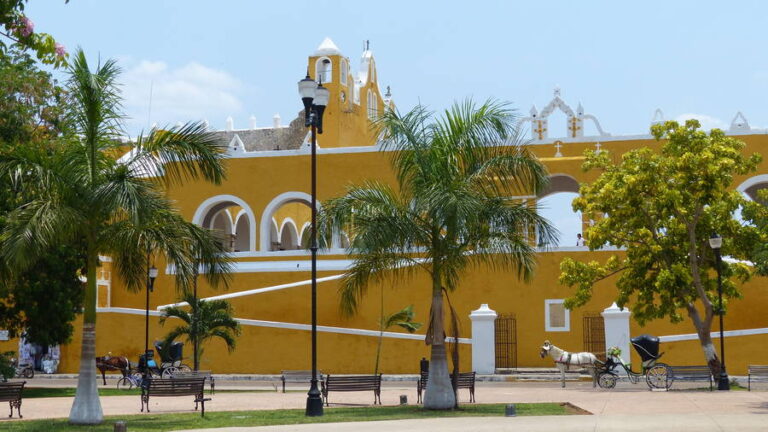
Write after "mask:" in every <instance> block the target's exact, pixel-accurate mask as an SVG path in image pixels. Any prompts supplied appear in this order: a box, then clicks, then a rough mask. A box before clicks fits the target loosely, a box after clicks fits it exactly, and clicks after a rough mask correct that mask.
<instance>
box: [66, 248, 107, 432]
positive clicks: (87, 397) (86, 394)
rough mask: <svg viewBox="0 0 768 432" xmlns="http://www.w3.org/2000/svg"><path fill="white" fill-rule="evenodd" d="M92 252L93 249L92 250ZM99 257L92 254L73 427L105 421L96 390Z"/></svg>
mask: <svg viewBox="0 0 768 432" xmlns="http://www.w3.org/2000/svg"><path fill="white" fill-rule="evenodd" d="M89 249H90V248H89ZM98 260H99V256H98V254H96V253H94V252H91V251H90V250H89V253H88V281H87V284H86V289H85V302H84V307H83V309H84V311H83V342H82V347H81V351H80V373H79V375H78V377H77V392H76V393H75V401H74V403H72V409H71V410H70V412H69V422H70V423H71V424H81V425H93V424H100V423H101V422H102V420H103V419H104V414H103V412H102V410H101V401H99V392H98V389H97V387H96V354H95V352H96V266H97V265H98Z"/></svg>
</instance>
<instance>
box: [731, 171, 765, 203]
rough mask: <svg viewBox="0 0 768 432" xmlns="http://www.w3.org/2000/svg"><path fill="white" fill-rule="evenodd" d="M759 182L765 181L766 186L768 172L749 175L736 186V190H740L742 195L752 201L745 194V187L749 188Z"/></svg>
mask: <svg viewBox="0 0 768 432" xmlns="http://www.w3.org/2000/svg"><path fill="white" fill-rule="evenodd" d="M761 183H765V184H766V186H767V187H768V174H760V175H756V176H754V177H750V178H748V179H746V180H744V181H743V182H742V183H741V184H740V185H739V186H738V187H737V188H736V190H737V191H739V192H741V193H742V195H744V196H745V197H746V198H747V199H748V200H750V201H752V197H751V196H749V195H747V189H749V188H751V187H752V186H756V185H759V184H761Z"/></svg>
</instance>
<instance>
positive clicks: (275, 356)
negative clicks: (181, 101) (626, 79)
mask: <svg viewBox="0 0 768 432" xmlns="http://www.w3.org/2000/svg"><path fill="white" fill-rule="evenodd" d="M307 66H308V71H309V74H310V75H311V77H312V78H313V79H316V80H322V83H323V85H324V86H325V87H327V88H328V89H329V90H330V93H331V98H330V102H329V104H328V107H327V109H326V111H325V116H324V133H323V134H322V135H319V136H318V146H319V149H318V199H319V202H320V203H322V202H323V201H324V200H327V199H329V198H332V197H335V196H339V195H341V194H343V193H344V191H345V188H346V187H347V186H348V185H350V184H355V183H358V184H359V183H362V182H363V181H365V180H369V179H376V180H378V181H382V182H387V183H390V184H395V177H394V174H393V172H392V170H391V165H390V154H389V153H388V152H386V151H382V150H381V149H380V147H379V146H378V145H377V139H376V138H377V137H376V136H375V135H374V134H373V132H372V130H371V127H370V125H371V120H373V119H375V118H376V117H377V116H378V115H379V113H381V112H383V110H384V109H385V108H386V107H389V106H392V104H393V102H392V100H391V96H390V93H389V91H388V89H387V91H385V92H382V88H381V86H380V85H379V80H378V73H377V68H376V62H375V59H374V56H373V54H372V52H371V51H370V50H365V51H364V52H363V54H362V56H361V58H360V64H359V69H358V71H356V72H353V70H352V66H351V62H350V59H349V58H348V57H345V56H344V55H343V54H342V53H341V51H340V50H339V49H338V48H337V47H336V46H335V45H334V44H333V42H332V41H330V40H329V39H326V40H325V41H323V43H322V44H321V45H320V46H319V47H318V49H317V51H316V52H314V53H313V54H312V55H311V56H309V58H308V64H307ZM287 97H290V95H287ZM296 100H297V106H300V105H299V100H298V97H296ZM558 111H559V112H562V114H564V116H565V120H564V121H563V122H562V123H564V124H556V123H555V122H554V120H553V121H552V122H550V120H551V118H550V115H551V114H553V113H555V112H558ZM662 120H663V115H662V114H661V112H660V111H658V112H657V113H656V117H655V118H654V120H653V121H662ZM522 122H523V127H525V128H526V129H529V130H530V133H531V140H530V141H529V143H528V144H527V145H528V146H529V148H530V149H531V151H532V152H533V153H534V154H535V155H536V156H537V157H538V158H540V160H541V161H542V162H543V163H544V164H545V165H546V166H547V168H548V170H549V172H550V173H551V186H550V188H549V190H547V191H545V192H543V193H542V194H541V195H539V196H530V197H523V199H528V200H531V201H538V200H541V199H543V198H545V197H547V196H549V195H551V194H556V193H578V187H579V184H580V183H582V182H589V181H591V180H593V179H594V178H595V176H596V173H594V172H587V173H585V172H583V171H582V170H581V165H582V163H583V160H584V158H583V154H584V151H585V150H587V149H598V150H600V149H604V150H608V151H610V152H612V153H615V154H621V153H623V152H626V151H628V150H630V149H634V148H638V147H642V146H649V147H654V146H657V143H656V142H655V141H654V140H653V138H652V137H651V136H650V135H642V136H612V135H610V134H608V133H607V132H605V131H604V130H603V125H601V124H600V123H599V121H598V119H597V117H596V116H595V115H592V114H588V113H586V112H585V110H584V109H583V107H582V106H581V104H579V105H578V106H577V108H576V109H573V108H571V106H570V105H569V104H567V103H566V102H565V101H564V100H563V99H562V98H561V94H560V91H559V90H555V94H554V96H553V99H552V100H551V101H550V102H549V103H548V104H547V105H546V106H545V107H544V108H543V109H542V110H538V109H536V108H535V107H534V108H532V109H531V111H530V115H529V116H528V117H526V118H524V119H522ZM557 130H560V132H557ZM217 133H218V134H219V135H220V136H221V137H222V140H225V141H226V142H227V143H228V145H229V150H228V151H229V156H230V158H229V161H228V165H229V174H228V178H227V180H225V181H224V182H223V183H222V184H221V185H218V186H215V185H211V184H207V183H204V182H191V183H188V184H186V185H184V186H183V187H175V188H173V189H172V190H170V191H169V193H170V196H171V197H172V199H174V200H175V201H176V203H177V205H178V208H179V210H180V211H181V213H182V214H183V215H184V217H186V218H188V219H189V220H191V221H193V222H195V223H197V224H200V225H201V226H204V227H207V228H211V229H215V230H218V231H220V232H221V233H223V234H224V237H225V241H226V242H227V246H228V247H229V248H230V250H231V251H232V256H233V258H234V261H235V263H234V270H235V273H234V276H233V280H232V284H231V286H230V287H229V289H228V290H226V291H225V290H213V289H211V288H210V287H208V286H206V285H205V283H204V282H203V281H202V280H201V283H200V287H199V295H200V296H201V297H206V298H226V299H228V300H229V301H230V302H231V304H232V305H233V307H234V310H235V316H236V317H237V318H238V319H239V320H240V322H241V324H242V328H243V333H242V335H241V336H240V337H239V338H238V346H237V349H236V350H235V351H234V352H233V353H228V352H227V350H226V347H225V346H224V344H223V343H222V342H220V341H212V342H210V343H208V344H207V345H206V346H205V347H204V348H205V351H204V354H203V358H202V362H201V368H203V369H211V370H213V371H214V372H216V373H262V374H274V373H279V372H280V371H281V370H285V369H308V368H309V365H310V363H309V362H310V360H309V358H310V357H309V344H310V332H309V330H310V326H309V323H310V255H309V252H308V251H307V250H305V248H304V245H305V244H306V239H307V237H308V232H309V231H308V226H309V219H310V211H309V210H310V209H309V202H310V196H309V188H310V172H309V163H310V160H309V150H310V149H309V136H308V131H307V129H306V128H304V125H303V118H302V115H298V116H297V117H296V119H295V120H293V121H291V122H290V123H289V124H288V125H286V126H283V125H282V124H281V121H280V119H279V118H276V119H275V122H274V124H273V126H272V127H269V128H256V127H255V125H252V127H251V128H249V129H243V130H236V129H235V128H234V126H233V122H231V121H228V125H227V128H226V129H225V130H223V131H219V132H217ZM727 133H728V134H729V135H733V136H737V137H738V138H739V139H741V140H743V141H744V142H745V143H746V144H747V147H746V149H745V151H746V152H747V153H753V152H762V151H763V149H765V148H767V147H768V135H767V134H766V131H763V130H753V129H751V128H750V126H749V124H748V123H747V121H746V119H745V118H744V116H742V115H741V114H738V115H737V117H736V118H735V119H734V122H733V124H732V125H731V127H730V129H729V130H728V131H727ZM767 184H768V165H766V162H763V163H762V164H761V166H760V167H759V172H758V174H757V175H755V176H752V177H749V178H738V179H736V181H735V185H736V187H737V188H738V189H739V190H740V191H742V192H744V193H745V194H746V195H748V196H752V197H754V196H755V193H756V190H757V189H759V188H761V187H762V185H767ZM568 211H570V209H568ZM584 223H585V224H588V223H589V221H584ZM348 244H349V239H348V238H346V236H345V235H344V233H335V234H334V236H333V239H332V242H331V247H330V248H329V249H328V250H324V251H322V252H321V253H320V256H319V259H318V278H319V280H318V282H319V283H318V308H319V309H318V325H319V328H318V331H319V333H318V364H319V368H320V369H321V370H322V371H323V372H326V373H370V372H372V371H373V368H374V362H375V353H376V345H377V341H378V339H377V338H378V336H379V329H378V323H379V313H380V312H379V311H380V308H381V304H380V302H381V301H382V299H383V302H384V306H383V309H384V310H385V312H388V313H391V312H394V311H397V310H400V309H402V308H403V307H405V306H407V305H414V310H415V312H416V321H419V322H424V321H426V320H427V317H428V314H429V303H430V294H431V285H430V283H429V281H428V280H427V276H426V275H419V276H417V277H415V278H414V279H412V280H409V281H408V282H407V283H393V282H385V283H383V284H381V285H373V286H371V287H370V288H369V291H368V295H367V297H366V298H365V299H364V301H363V302H362V304H361V307H360V311H359V313H358V314H357V315H356V316H354V317H345V316H343V315H342V314H341V313H340V312H339V297H338V294H337V290H338V281H339V279H340V278H341V276H342V275H343V273H344V271H345V269H346V268H348V266H349V265H350V259H349V257H348V256H347V254H346V250H345V247H346V246H348ZM614 252H615V251H608V250H605V251H589V250H588V249H587V248H586V247H584V246H576V239H575V238H573V239H570V238H566V239H564V240H563V246H560V247H555V248H552V249H549V250H542V251H541V253H540V254H539V255H538V268H537V271H536V275H535V277H534V279H533V281H532V282H530V283H525V282H522V281H520V280H518V278H517V276H516V275H515V274H512V273H507V272H498V271H493V270H473V271H469V272H468V273H467V274H466V276H465V277H464V278H463V279H462V282H461V285H460V287H459V289H458V290H457V291H456V292H454V293H452V294H451V301H452V303H453V305H454V307H455V308H456V310H457V312H458V313H459V315H460V317H461V318H462V319H461V331H462V334H461V338H460V339H459V347H460V352H461V355H462V370H471V369H473V368H474V367H475V365H473V364H472V361H471V359H472V355H471V354H472V337H473V336H474V335H473V323H472V321H471V320H470V314H471V312H472V311H475V310H478V308H480V306H481V304H487V305H488V307H489V308H490V309H492V310H494V311H495V312H496V313H497V314H498V318H497V319H496V320H495V325H494V329H495V330H494V338H493V339H494V343H493V350H494V352H493V355H494V359H495V364H494V366H495V367H496V368H512V367H547V366H551V360H549V359H541V358H540V357H539V355H538V352H539V347H540V346H541V345H542V343H543V341H544V340H550V341H552V343H554V344H556V345H558V346H561V347H563V348H565V349H567V350H570V351H581V350H590V351H604V346H605V343H606V342H605V340H604V338H605V333H606V332H605V326H606V319H605V318H604V317H603V315H602V314H603V312H604V310H605V309H606V308H609V307H610V306H611V304H612V302H613V301H614V298H615V295H616V289H615V286H614V284H615V278H614V279H607V280H604V281H601V282H599V284H598V285H597V287H596V288H595V290H594V293H595V294H594V297H593V299H592V300H591V301H590V303H589V304H587V305H586V306H584V307H582V308H579V309H577V310H572V311H569V310H567V309H564V308H563V305H562V303H563V299H565V298H567V297H568V296H569V295H571V293H572V292H571V290H570V289H569V288H566V287H563V286H561V285H560V284H559V283H558V280H557V279H558V275H559V265H560V262H561V261H562V260H563V259H564V258H566V257H570V258H574V259H577V260H581V261H586V260H592V259H594V260H598V261H603V260H604V259H605V258H607V256H608V254H610V253H614ZM102 263H103V264H102V267H101V270H100V271H99V272H98V277H99V287H98V289H99V291H98V296H99V297H98V299H99V300H98V302H99V304H98V318H97V329H96V333H97V351H96V352H97V355H102V354H106V353H108V352H110V353H112V354H113V355H124V356H127V357H129V358H131V359H132V360H134V361H135V360H136V359H137V357H138V355H139V354H140V352H141V351H142V350H143V345H144V313H145V304H144V302H145V293H144V292H140V293H131V292H129V291H127V290H126V289H125V288H124V286H123V284H122V283H121V282H120V281H119V280H118V279H117V278H116V277H113V276H112V272H111V270H110V269H111V261H110V259H109V257H102ZM157 266H158V267H159V268H160V269H161V271H160V276H159V277H158V279H157V281H156V282H155V290H154V292H153V293H152V295H151V301H150V314H151V316H150V338H151V339H152V340H155V339H160V338H161V337H162V336H163V335H164V334H165V333H167V332H168V331H169V330H170V328H172V327H173V323H172V322H168V323H167V324H166V327H165V328H163V327H161V326H160V325H159V323H158V319H159V315H160V312H159V310H158V308H161V307H162V306H164V305H170V304H173V303H175V302H177V301H178V296H179V293H178V292H176V290H175V288H174V283H173V280H172V278H173V275H172V274H170V270H171V269H169V268H164V267H165V266H164V265H163V263H157ZM766 289H768V280H765V279H761V278H756V279H754V280H752V281H751V282H749V283H747V284H746V285H745V286H744V287H743V291H744V298H743V299H741V300H733V301H732V302H731V304H730V305H729V311H728V315H727V316H726V319H725V321H726V328H727V330H728V333H727V335H728V337H727V341H726V342H727V344H728V358H727V361H728V367H729V372H730V373H731V374H737V375H738V374H745V373H746V365H747V364H748V363H751V362H752V363H754V362H755V361H758V360H759V359H761V358H765V357H766V356H768V318H766V313H765V311H766V310H768V295H766ZM382 293H383V294H382ZM609 312H610V311H609ZM614 312H615V311H614ZM609 321H610V320H609ZM611 322H612V321H611ZM620 330H621V329H620ZM713 330H717V329H716V328H715V329H713ZM622 331H625V332H628V333H629V336H636V335H639V334H641V333H649V334H653V335H656V336H661V337H662V340H663V346H662V350H663V351H665V352H666V354H665V358H664V361H665V362H667V363H669V364H680V365H684V364H702V363H703V361H704V360H703V354H702V352H701V349H700V347H699V344H698V340H697V338H696V335H695V330H694V328H693V325H692V324H691V323H689V322H687V321H685V322H683V323H681V324H676V325H673V324H671V323H669V322H668V321H663V320H657V321H654V322H651V323H649V324H647V325H646V326H645V327H640V326H639V325H637V324H636V323H635V322H634V321H633V320H632V319H631V317H630V319H629V324H628V327H627V328H626V330H622ZM418 333H421V334H418ZM608 333H609V334H610V333H611V332H610V331H609V332H608ZM80 336H81V333H80V328H79V324H78V329H77V330H76V332H75V336H74V340H73V341H72V343H70V344H68V345H65V346H62V347H61V349H60V356H61V363H60V365H59V371H60V372H73V373H74V372H76V371H77V368H78V361H79V353H80V350H79V346H80ZM715 343H716V344H717V343H718V340H717V339H715ZM17 347H18V341H14V340H10V341H0V349H3V350H11V349H13V350H15V349H17ZM601 347H602V348H603V349H601ZM428 353H429V352H428V347H426V346H425V344H424V335H423V329H422V331H420V332H417V334H408V333H405V332H399V331H387V332H385V333H384V344H383V349H382V360H381V371H383V372H384V373H416V372H417V371H418V367H419V366H418V363H419V360H420V359H421V358H422V357H428ZM185 355H186V356H191V348H190V347H186V349H185ZM632 360H633V361H634V362H637V361H638V359H637V358H636V357H632Z"/></svg>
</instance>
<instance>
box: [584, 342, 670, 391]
mask: <svg viewBox="0 0 768 432" xmlns="http://www.w3.org/2000/svg"><path fill="white" fill-rule="evenodd" d="M631 342H632V346H633V347H635V351H637V353H638V354H640V358H641V359H642V360H643V363H642V369H641V370H640V372H635V371H633V370H632V367H631V365H628V364H626V363H624V360H622V358H621V356H620V355H621V352H620V351H619V350H618V348H616V347H612V348H610V349H609V350H608V352H606V358H607V359H606V361H605V363H602V365H601V367H599V368H598V371H597V384H598V385H599V386H600V387H601V388H606V389H610V388H614V387H615V386H616V381H618V380H619V373H618V372H617V368H618V367H621V368H622V369H624V372H625V373H626V374H627V377H628V378H629V382H631V383H632V384H637V383H638V382H639V381H640V378H641V377H645V382H646V384H648V388H649V389H651V390H653V389H667V388H669V379H670V376H671V374H670V371H669V366H667V365H666V364H664V363H660V362H659V361H658V360H659V359H660V358H661V356H662V355H664V353H659V338H657V337H655V336H651V335H647V334H644V335H640V336H638V337H635V338H632V339H631Z"/></svg>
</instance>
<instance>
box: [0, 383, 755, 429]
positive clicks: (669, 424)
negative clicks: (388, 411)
mask: <svg viewBox="0 0 768 432" xmlns="http://www.w3.org/2000/svg"><path fill="white" fill-rule="evenodd" d="M114 382H115V381H114V380H108V381H107V383H108V384H107V386H108V387H112V386H113V385H114ZM30 384H31V385H32V386H45V387H51V386H74V385H75V380H73V379H58V380H49V379H33V380H31V382H30ZM216 388H217V390H225V389H233V390H234V389H238V390H272V389H273V382H271V381H267V382H263V381H262V382H259V381H242V380H238V381H225V380H221V379H219V380H218V381H217V385H216ZM292 389H293V390H298V387H294V388H292ZM289 390H290V388H289ZM766 390H768V389H767V388H762V389H761V391H753V392H747V391H731V392H727V393H725V392H718V391H713V392H709V391H698V390H692V389H689V390H681V391H669V392H664V391H654V392H650V391H648V390H647V387H646V386H645V384H644V383H640V384H637V385H632V384H629V383H626V382H621V383H619V384H618V385H617V387H616V388H615V389H613V390H602V389H599V388H598V389H593V388H592V386H591V383H587V382H569V383H568V387H567V388H566V389H561V388H560V387H559V383H558V382H479V383H478V385H477V391H476V397H477V403H523V402H570V403H571V404H573V405H576V406H578V407H580V408H582V409H584V410H586V411H589V412H590V413H592V415H574V416H567V417H562V416H557V417H548V416H546V417H516V418H505V417H501V416H500V417H498V418H490V417H474V418H461V419H457V418H450V419H427V420H398V421H384V422H371V423H366V426H365V427H366V429H367V430H369V431H371V432H372V431H378V430H382V431H383V430H394V429H397V430H401V431H417V430H444V431H475V430H476V431H491V430H494V431H495V430H518V431H582V430H584V431H587V430H589V431H596V430H597V431H636V430H637V431H640V430H643V431H646V430H653V431H765V430H768V391H766ZM400 395H407V396H408V401H409V403H414V402H415V400H416V391H415V382H412V381H402V382H385V383H384V387H383V389H382V402H383V404H384V405H396V404H398V403H399V400H400ZM212 397H213V400H212V401H210V402H208V403H206V411H208V412H212V411H245V410H270V409H285V408H294V409H296V408H298V409H303V408H304V404H305V401H306V394H305V393H303V392H301V391H289V392H287V393H278V392H274V391H262V392H255V393H229V392H221V391H218V392H217V393H216V394H215V395H213V396H212ZM460 398H461V402H463V403H466V402H467V399H468V395H467V393H466V391H461V392H460ZM101 402H102V407H103V410H104V414H105V415H107V416H110V415H121V414H140V412H139V408H140V401H139V397H138V396H137V395H131V396H107V397H102V398H101ZM372 402H373V394H372V392H354V393H335V394H334V393H332V394H331V409H332V408H333V407H338V406H367V405H369V404H371V403H372ZM71 404H72V398H41V399H25V400H24V404H23V406H22V413H23V414H24V419H40V418H65V417H67V416H68V414H69V409H70V407H71ZM192 405H193V404H192V402H191V398H185V397H177V398H155V399H152V400H151V410H152V413H153V414H161V413H178V412H192V411H193V410H192V408H193V406H192ZM3 421H6V420H3ZM208 430H210V429H208ZM224 430H228V431H245V430H265V431H310V430H311V431H326V430H327V431H331V430H333V431H336V432H341V431H357V430H360V424H359V423H346V424H344V423H342V424H322V425H319V424H312V425H290V426H271V427H263V428H230V429H224Z"/></svg>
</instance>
